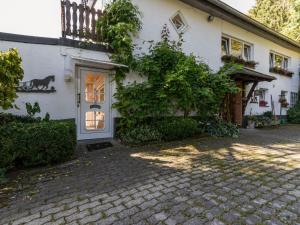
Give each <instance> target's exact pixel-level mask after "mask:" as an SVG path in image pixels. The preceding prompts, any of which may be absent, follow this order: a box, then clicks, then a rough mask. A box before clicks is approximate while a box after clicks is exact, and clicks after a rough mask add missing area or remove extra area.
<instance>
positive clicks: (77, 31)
mask: <svg viewBox="0 0 300 225" xmlns="http://www.w3.org/2000/svg"><path fill="white" fill-rule="evenodd" d="M101 16H102V12H101V10H96V9H95V8H89V7H88V6H84V5H83V4H77V3H76V2H72V3H71V2H70V1H69V0H62V1H61V20H62V37H64V38H67V37H69V38H73V39H79V40H91V41H94V42H100V41H101V37H99V36H98V35H97V31H96V24H97V20H98V19H99V18H100V17H101Z"/></svg>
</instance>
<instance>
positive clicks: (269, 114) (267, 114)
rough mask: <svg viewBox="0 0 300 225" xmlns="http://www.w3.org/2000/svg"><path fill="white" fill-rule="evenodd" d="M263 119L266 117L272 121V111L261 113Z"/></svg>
mask: <svg viewBox="0 0 300 225" xmlns="http://www.w3.org/2000/svg"><path fill="white" fill-rule="evenodd" d="M263 116H264V117H268V118H269V119H273V117H274V115H273V112H272V111H267V112H264V113H263Z"/></svg>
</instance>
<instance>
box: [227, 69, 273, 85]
mask: <svg viewBox="0 0 300 225" xmlns="http://www.w3.org/2000/svg"><path fill="white" fill-rule="evenodd" d="M231 76H232V77H233V78H234V79H236V80H243V81H246V82H250V83H251V82H262V81H268V82H271V81H273V80H276V78H275V77H273V76H270V75H266V74H263V73H260V72H257V71H255V70H251V69H247V68H243V69H241V70H238V71H236V72H234V73H233V74H231Z"/></svg>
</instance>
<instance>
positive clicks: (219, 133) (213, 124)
mask: <svg viewBox="0 0 300 225" xmlns="http://www.w3.org/2000/svg"><path fill="white" fill-rule="evenodd" d="M200 129H201V130H202V132H204V133H207V134H209V135H211V136H215V137H233V138H237V137H238V136H239V129H238V126H237V125H235V124H232V123H227V122H225V121H223V120H222V119H221V118H217V117H216V118H209V119H207V121H205V122H203V121H202V122H200Z"/></svg>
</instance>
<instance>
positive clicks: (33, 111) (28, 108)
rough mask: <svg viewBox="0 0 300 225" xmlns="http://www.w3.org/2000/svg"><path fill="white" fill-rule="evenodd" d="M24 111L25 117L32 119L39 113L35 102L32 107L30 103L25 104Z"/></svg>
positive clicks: (39, 110)
mask: <svg viewBox="0 0 300 225" xmlns="http://www.w3.org/2000/svg"><path fill="white" fill-rule="evenodd" d="M25 105H26V111H27V115H28V116H29V117H34V116H35V114H37V113H40V112H41V108H40V105H39V103H37V102H35V103H34V105H32V104H31V103H30V102H26V104H25Z"/></svg>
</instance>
